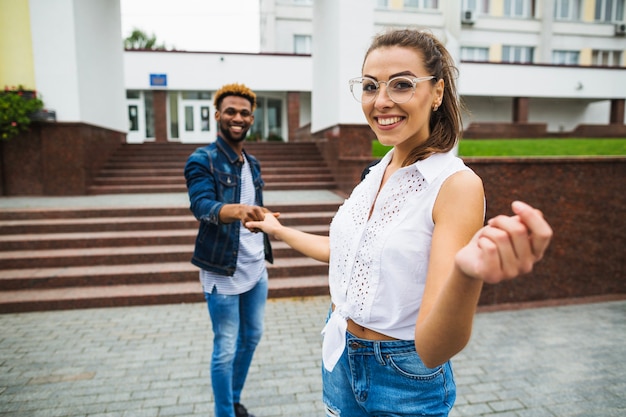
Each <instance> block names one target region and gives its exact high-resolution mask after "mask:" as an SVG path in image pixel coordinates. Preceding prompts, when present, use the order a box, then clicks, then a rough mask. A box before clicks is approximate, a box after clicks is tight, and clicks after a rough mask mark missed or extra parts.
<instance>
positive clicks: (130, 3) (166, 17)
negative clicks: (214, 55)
mask: <svg viewBox="0 0 626 417" xmlns="http://www.w3.org/2000/svg"><path fill="white" fill-rule="evenodd" d="M120 7H121V16H122V38H126V37H128V36H129V35H130V34H131V33H132V31H133V30H134V29H140V30H142V31H143V32H145V33H146V34H148V35H155V36H156V37H157V39H158V40H159V42H164V43H165V46H166V49H176V50H183V51H204V52H206V51H211V52H252V53H255V52H259V21H260V19H259V2H258V1H257V0H229V1H224V2H214V1H212V2H207V1H202V0H179V1H176V2H172V1H168V0H120Z"/></svg>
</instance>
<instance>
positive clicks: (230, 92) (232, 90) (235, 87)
mask: <svg viewBox="0 0 626 417" xmlns="http://www.w3.org/2000/svg"><path fill="white" fill-rule="evenodd" d="M228 96H237V97H243V98H245V99H246V100H248V101H249V102H250V105H251V106H252V111H254V109H256V94H254V92H253V91H252V90H250V89H249V88H248V87H247V86H246V85H245V84H237V83H234V84H226V85H224V86H222V88H220V89H219V90H217V92H216V93H215V97H214V98H213V104H214V105H215V109H216V110H218V111H219V110H220V106H221V105H222V101H223V100H224V98H225V97H228Z"/></svg>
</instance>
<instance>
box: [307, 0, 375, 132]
mask: <svg viewBox="0 0 626 417" xmlns="http://www.w3.org/2000/svg"><path fill="white" fill-rule="evenodd" d="M375 5H376V1H375V0H341V1H337V0H315V2H313V39H314V41H313V94H312V97H311V101H312V108H311V111H312V119H311V132H312V133H315V132H319V131H321V130H324V129H328V128H330V127H333V126H337V125H339V124H346V123H347V124H353V123H359V124H361V123H365V118H364V117H363V114H362V111H361V106H360V105H359V103H357V102H356V101H355V100H354V98H352V95H351V94H350V89H349V87H348V80H349V79H350V78H353V77H358V76H360V75H361V65H362V63H363V57H364V55H365V51H366V49H367V47H368V46H369V44H370V43H371V40H372V36H373V35H374V31H375V29H374V9H375Z"/></svg>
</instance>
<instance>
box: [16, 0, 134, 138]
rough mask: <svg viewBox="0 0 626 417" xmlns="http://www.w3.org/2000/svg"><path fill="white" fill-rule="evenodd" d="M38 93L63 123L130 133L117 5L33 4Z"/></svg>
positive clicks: (38, 0) (98, 1)
mask: <svg viewBox="0 0 626 417" xmlns="http://www.w3.org/2000/svg"><path fill="white" fill-rule="evenodd" d="M28 4H29V7H30V24H31V30H32V45H33V58H34V68H35V81H36V85H37V90H38V91H39V92H40V93H41V96H42V98H43V101H44V104H45V106H46V108H48V109H50V110H55V111H56V117H57V121H59V122H82V123H87V124H91V125H95V126H100V127H104V128H107V129H112V130H116V131H122V132H126V131H127V129H128V118H127V115H126V106H125V103H126V95H125V93H126V89H125V86H124V60H123V53H124V50H123V47H122V37H121V16H120V5H119V1H113V0H90V1H81V0H55V1H48V0H30V1H29V2H28Z"/></svg>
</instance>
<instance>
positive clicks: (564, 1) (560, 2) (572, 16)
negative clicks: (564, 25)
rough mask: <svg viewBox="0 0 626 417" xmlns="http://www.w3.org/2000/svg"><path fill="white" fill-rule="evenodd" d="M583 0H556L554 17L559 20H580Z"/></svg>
mask: <svg viewBox="0 0 626 417" xmlns="http://www.w3.org/2000/svg"><path fill="white" fill-rule="evenodd" d="M581 1H582V0H556V1H555V2H554V18H555V19H557V20H580V10H581Z"/></svg>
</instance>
